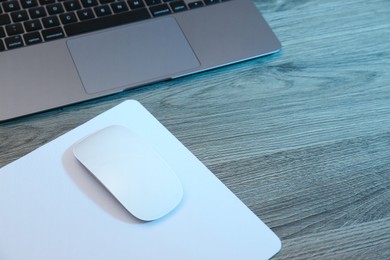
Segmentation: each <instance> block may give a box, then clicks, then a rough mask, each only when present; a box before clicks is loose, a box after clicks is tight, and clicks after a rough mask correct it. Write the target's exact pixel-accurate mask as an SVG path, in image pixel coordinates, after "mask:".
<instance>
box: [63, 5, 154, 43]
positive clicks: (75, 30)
mask: <svg viewBox="0 0 390 260" xmlns="http://www.w3.org/2000/svg"><path fill="white" fill-rule="evenodd" d="M148 18H150V14H149V12H148V10H146V9H138V10H134V11H129V12H123V13H119V14H116V15H112V16H105V17H100V18H97V19H93V20H86V21H83V22H79V23H73V24H68V25H65V26H64V29H65V32H66V34H67V35H68V36H73V35H77V34H82V33H85V32H91V31H95V30H99V29H105V28H109V27H113V26H117V25H122V24H127V23H130V22H136V21H141V20H144V19H148Z"/></svg>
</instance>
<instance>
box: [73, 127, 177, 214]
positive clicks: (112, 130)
mask: <svg viewBox="0 0 390 260" xmlns="http://www.w3.org/2000/svg"><path fill="white" fill-rule="evenodd" d="M73 153H74V155H75V157H76V158H77V159H78V160H79V161H80V162H81V164H83V165H84V166H85V167H86V168H87V169H88V170H89V171H90V173H91V174H93V175H94V176H95V177H96V178H97V179H98V180H99V181H100V182H101V183H102V184H103V186H105V187H106V188H107V190H108V191H109V192H110V193H111V194H112V195H113V196H114V197H115V198H116V199H117V200H118V201H119V202H120V203H121V204H122V205H123V206H124V207H125V208H126V209H127V211H129V212H130V213H131V214H132V215H133V216H135V217H136V218H138V219H141V220H143V221H152V220H156V219H159V218H161V217H163V216H165V215H166V214H168V213H169V212H171V211H172V210H173V209H174V208H175V207H176V206H177V205H178V204H179V203H180V201H181V199H182V197H183V188H182V185H181V182H180V180H179V178H178V177H177V175H176V174H175V173H174V171H173V170H172V169H171V167H170V166H169V165H168V163H167V162H166V161H165V160H164V159H163V158H162V156H161V155H160V154H158V152H157V151H156V150H155V149H154V148H153V147H152V145H150V144H149V143H148V142H146V141H145V140H143V139H142V138H141V137H139V136H138V135H136V134H134V133H133V132H131V131H130V130H129V129H128V128H126V127H123V126H118V125H115V126H109V127H106V128H104V129H102V130H100V131H98V132H96V133H94V134H92V135H90V136H88V137H86V138H85V139H83V140H81V141H80V142H78V143H77V144H76V145H75V146H74V148H73Z"/></svg>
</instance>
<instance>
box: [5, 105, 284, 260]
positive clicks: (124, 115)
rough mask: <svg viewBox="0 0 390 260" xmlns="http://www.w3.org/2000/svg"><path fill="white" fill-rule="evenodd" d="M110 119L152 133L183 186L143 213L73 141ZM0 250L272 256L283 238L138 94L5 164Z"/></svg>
mask: <svg viewBox="0 0 390 260" xmlns="http://www.w3.org/2000/svg"><path fill="white" fill-rule="evenodd" d="M109 125H123V126H126V127H128V128H129V129H131V130H132V131H134V132H136V133H137V134H138V135H139V136H142V137H143V138H146V139H147V140H149V141H150V142H151V143H153V144H154V145H155V147H156V148H157V152H159V153H160V154H162V155H163V156H164V159H165V160H166V161H167V162H168V164H169V165H170V166H171V167H172V169H173V170H174V171H175V173H176V174H177V176H178V177H179V179H180V181H181V183H182V186H183V194H184V195H183V198H182V201H181V202H180V204H179V205H178V207H177V208H176V209H175V210H173V211H172V212H171V213H169V214H168V215H166V216H164V217H163V218H161V219H158V220H156V221H151V222H143V221H140V220H138V219H136V218H135V217H133V216H132V215H130V214H129V213H128V212H127V211H126V210H125V209H124V208H123V207H122V206H121V204H120V203H119V202H118V201H116V200H115V199H113V196H111V194H109V193H108V192H107V191H105V190H104V189H102V186H101V185H100V183H99V182H98V181H97V180H96V179H95V178H94V177H92V175H91V174H89V172H88V171H87V170H86V169H85V168H84V167H81V165H80V163H79V162H78V161H77V159H76V158H75V157H74V155H73V153H72V148H73V145H74V144H75V143H77V142H78V141H79V140H80V139H82V138H84V137H86V136H88V135H90V134H92V133H94V132H96V131H98V130H99V129H102V128H104V127H106V126H109ZM0 209H1V213H0V259H2V260H25V259H32V260H35V259H39V260H52V259H56V260H69V259H72V260H78V259H80V260H87V259H93V260H99V259H102V260H103V259H104V260H107V259H180V260H182V259H186V260H188V259H196V260H198V259H212V260H215V259H224V260H227V259H232V260H236V259H241V260H242V259H269V258H271V257H272V256H273V255H274V254H276V253H277V252H278V251H279V250H280V247H281V243H280V240H279V239H278V237H277V236H276V235H275V234H274V233H273V232H272V231H271V230H270V229H269V228H268V227H267V226H266V225H265V224H264V223H263V222H262V221H261V220H260V219H259V218H258V217H257V216H256V215H255V214H253V213H252V212H251V211H250V210H249V209H248V208H247V207H246V206H245V205H244V204H243V203H242V202H241V201H240V200H239V199H238V198H237V197H236V196H235V195H234V194H233V193H232V192H231V191H230V190H229V189H228V188H227V187H226V186H225V185H223V183H222V182H220V181H219V180H218V178H216V177H215V176H214V175H213V174H212V173H211V172H210V171H209V170H208V169H207V168H206V167H205V166H204V165H203V164H202V163H201V162H200V161H199V160H198V159H197V158H196V157H195V156H194V155H193V154H192V153H191V152H190V151H189V150H188V149H186V148H185V147H184V146H183V145H182V144H181V143H180V142H179V141H178V140H177V139H176V138H175V137H174V136H173V135H172V134H171V133H170V132H169V131H168V130H167V129H166V128H165V127H164V126H162V125H161V124H160V123H159V122H158V121H157V120H156V119H155V118H154V117H153V116H152V115H151V114H150V113H149V112H148V111H147V110H146V109H145V108H144V107H143V106H142V105H141V104H140V103H138V102H137V101H125V102H123V103H122V104H120V105H118V106H116V107H114V108H112V109H110V110H108V111H107V112H105V113H103V114H101V115H99V116H97V117H96V118H94V119H92V120H90V121H89V122H87V123H85V124H83V125H81V126H79V127H77V128H75V129H73V130H71V131H70V132H68V133H66V134H64V135H63V136H61V137H59V138H57V139H55V140H54V141H52V142H50V143H48V144H46V145H44V146H42V147H40V148H38V149H37V150H35V151H33V152H32V153H30V154H28V155H26V156H24V157H22V158H20V159H19V160H17V161H15V162H13V163H11V164H9V165H7V166H5V167H3V168H1V169H0Z"/></svg>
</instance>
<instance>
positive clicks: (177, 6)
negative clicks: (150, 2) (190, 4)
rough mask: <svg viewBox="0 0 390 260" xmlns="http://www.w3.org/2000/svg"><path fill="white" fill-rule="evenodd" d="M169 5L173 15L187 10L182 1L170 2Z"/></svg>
mask: <svg viewBox="0 0 390 260" xmlns="http://www.w3.org/2000/svg"><path fill="white" fill-rule="evenodd" d="M169 5H170V6H171V8H172V10H173V11H174V12H175V13H177V12H181V11H185V10H187V6H186V4H185V3H184V1H175V2H171V3H169Z"/></svg>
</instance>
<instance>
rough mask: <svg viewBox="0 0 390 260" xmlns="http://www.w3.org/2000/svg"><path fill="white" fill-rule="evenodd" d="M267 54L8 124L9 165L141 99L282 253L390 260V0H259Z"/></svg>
mask: <svg viewBox="0 0 390 260" xmlns="http://www.w3.org/2000/svg"><path fill="white" fill-rule="evenodd" d="M255 3H256V5H257V6H258V8H259V10H261V12H262V13H263V15H264V17H265V19H266V20H267V21H268V22H269V24H270V26H271V27H272V28H273V29H274V31H275V33H276V34H277V35H278V37H279V39H280V40H281V42H282V46H283V48H282V51H281V52H279V53H277V54H275V55H271V56H267V57H264V58H261V59H255V60H252V61H248V62H245V63H240V64H236V65H232V66H229V67H225V68H221V69H217V70H212V71H209V72H204V73H201V74H197V75H192V76H188V77H185V78H181V79H177V80H174V81H170V82H163V83H158V84H154V85H151V86H148V87H144V88H140V89H137V90H132V91H126V92H124V93H120V94H117V95H113V96H110V97H106V98H102V99H98V100H96V101H90V102H84V103H82V104H79V105H73V106H69V107H65V108H61V109H57V110H52V111H49V112H45V113H41V114H38V115H34V116H29V117H24V118H21V119H16V120H13V121H9V122H6V123H2V124H0V167H1V166H4V165H6V164H8V163H10V162H12V161H14V160H16V159H18V158H20V157H21V156H23V155H25V154H26V153H28V152H30V151H32V150H34V149H36V148H37V147H39V146H41V145H42V144H44V143H46V142H48V141H50V140H53V139H55V138H56V137H58V136H59V135H61V134H63V133H65V132H67V131H69V130H70V129H72V128H74V127H76V126H78V125H80V124H82V123H84V122H86V121H88V120H89V119H91V118H93V117H94V116H96V115H98V114H100V113H101V112H103V111H105V110H107V109H109V108H111V107H113V106H115V105H117V104H119V103H120V102H122V101H123V100H126V99H136V100H138V101H140V102H141V103H142V104H143V105H144V106H145V107H146V108H147V109H148V110H149V111H150V112H151V113H152V114H154V115H155V116H156V117H157V118H158V119H159V120H160V121H161V122H162V123H163V124H164V125H165V126H166V127H167V128H168V129H169V130H170V131H171V132H172V133H173V134H174V135H175V136H176V137H177V138H178V139H179V140H181V141H182V142H183V143H184V144H185V145H186V146H187V147H188V148H189V149H190V150H191V151H192V152H193V153H194V154H195V155H196V156H197V157H198V158H199V159H200V160H201V161H202V162H203V163H204V164H206V166H208V167H209V168H210V169H211V170H212V171H213V172H214V173H215V174H216V175H217V177H218V178H220V179H221V180H222V181H223V182H224V183H225V184H226V185H227V186H228V187H229V188H230V189H231V190H232V191H233V192H234V193H235V194H236V195H237V196H238V197H239V198H240V199H241V200H242V201H243V202H244V203H245V204H246V205H247V206H248V207H249V208H250V209H251V210H252V211H253V212H254V213H255V214H257V215H258V216H259V217H260V218H261V219H262V220H264V221H265V223H266V224H268V225H269V226H270V227H271V228H272V229H273V230H274V231H275V232H276V233H277V234H278V235H279V237H280V238H281V239H282V243H283V248H282V250H281V252H280V253H279V254H278V255H277V256H276V257H275V259H340V258H341V259H390V247H389V244H390V163H389V157H390V130H389V129H390V73H389V71H390V41H389V39H390V15H389V14H390V2H389V1H387V0H372V1H363V0H357V1H352V0H346V1H336V0H329V1H319V0H317V1H305V0H300V1H287V0H283V1H282V0H268V1H260V0H256V1H255Z"/></svg>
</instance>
